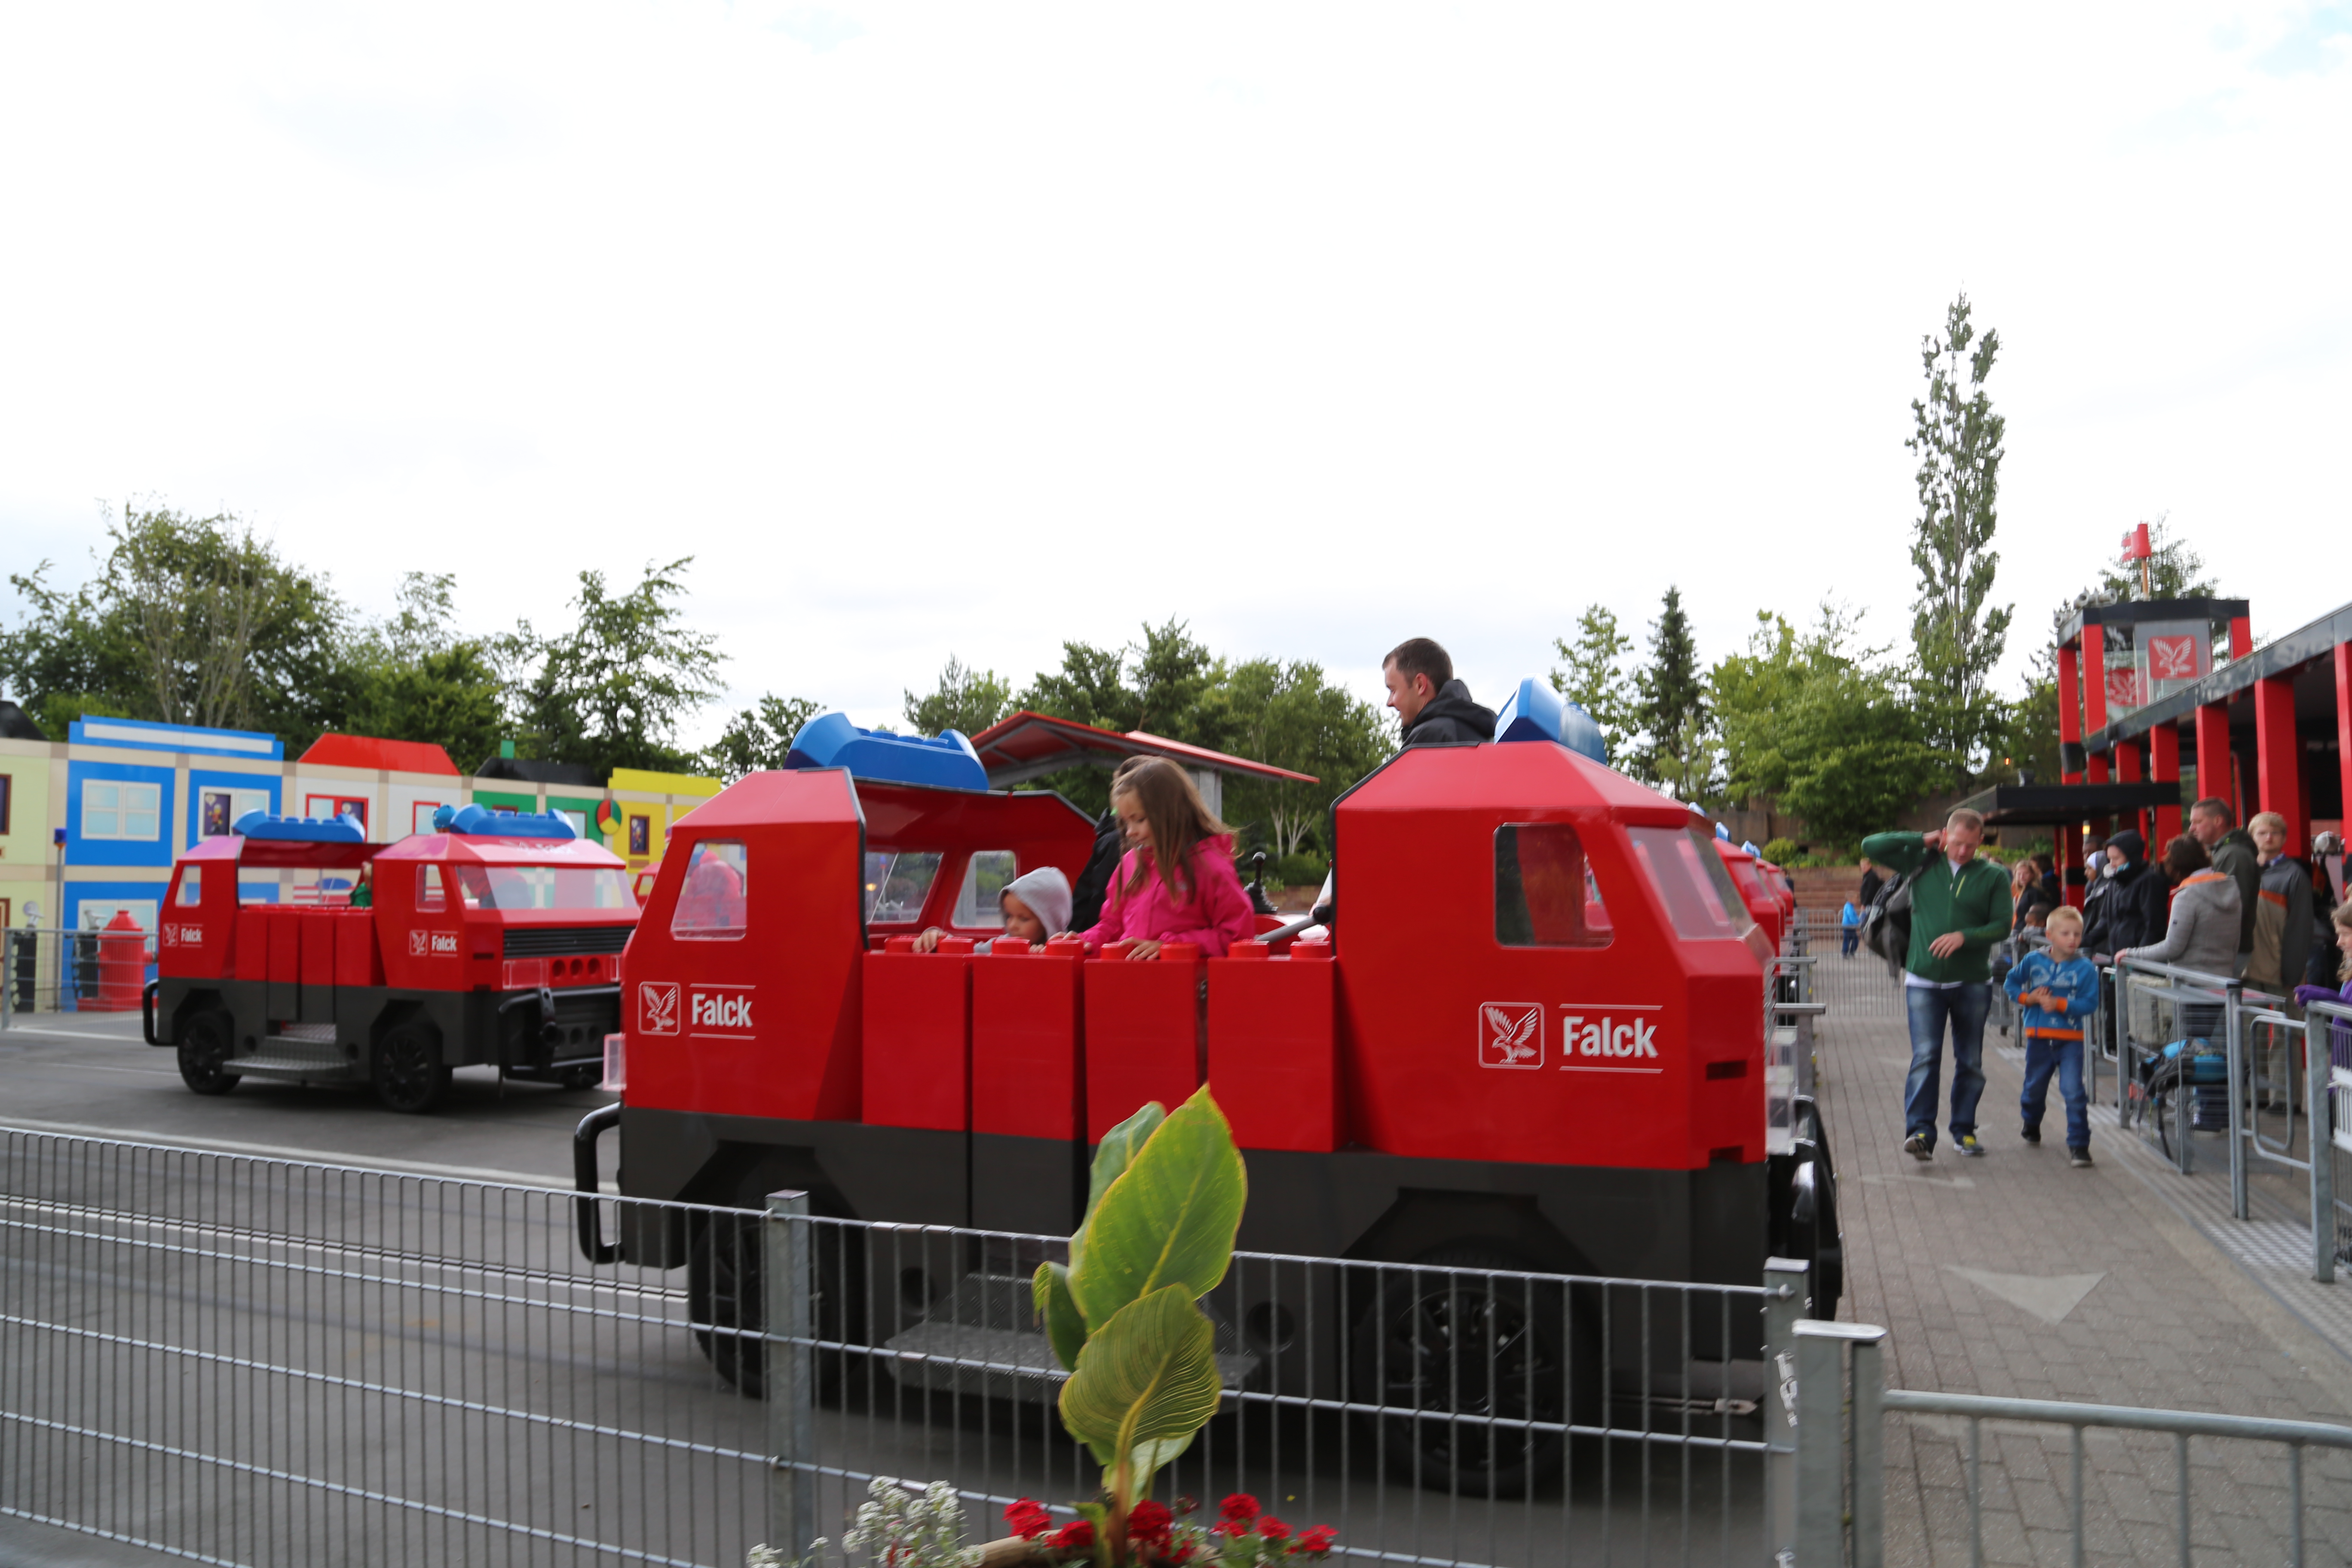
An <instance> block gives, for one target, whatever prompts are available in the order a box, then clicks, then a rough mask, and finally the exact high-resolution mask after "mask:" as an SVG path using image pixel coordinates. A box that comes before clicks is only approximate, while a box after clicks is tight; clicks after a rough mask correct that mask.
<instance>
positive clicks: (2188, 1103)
mask: <svg viewBox="0 0 2352 1568" xmlns="http://www.w3.org/2000/svg"><path fill="white" fill-rule="evenodd" d="M2102 978H2103V981H2104V982H2105V989H2106V994H2107V997H2108V998H2109V1001H2108V1002H2107V1004H2106V1005H2104V1006H2103V1009H2102V1012H2101V1014H2100V1015H2099V1016H2098V1019H2097V1021H2096V1024H2095V1027H2094V1029H2093V1030H2092V1032H2091V1035H2090V1037H2089V1042H2088V1043H2089V1047H2090V1048H2089V1049H2087V1050H2086V1051H2085V1052H2084V1067H2085V1069H2086V1076H2087V1079H2088V1081H2087V1083H2086V1089H2087V1090H2088V1092H2089V1093H2090V1095H2091V1098H2092V1099H2093V1100H2094V1101H2096V1100H2099V1098H2100V1091H2099V1086H2098V1072H2099V1069H2100V1068H2102V1067H2104V1068H2105V1070H2106V1072H2107V1073H2108V1074H2109V1075H2110V1079H2111V1083H2112V1090H2111V1094H2112V1102H2113V1104H2114V1106H2115V1109H2116V1121H2117V1123H2118V1125H2119V1126H2120V1127H2122V1128H2123V1130H2124V1131H2126V1132H2130V1133H2134V1134H2136V1135H2137V1136H2138V1137H2140V1138H2141V1139H2143V1140H2145V1141H2146V1142H2149V1143H2151V1144H2153V1145H2155V1146H2156V1147H2157V1148H2158V1149H2159V1150H2161V1152H2163V1154H2164V1156H2165V1158H2167V1159H2168V1160H2169V1161H2170V1162H2171V1163H2172V1164H2173V1166H2174V1167H2175V1168H2176V1169H2177V1170H2179V1172H2180V1173H2182V1174H2183V1175H2189V1174H2192V1173H2195V1172H2196V1170H2197V1169H2198V1165H2199V1163H2200V1161H2199V1154H2198V1148H2199V1144H2200V1140H2201V1141H2202V1142H2203V1143H2204V1144H2205V1146H2206V1147H2207V1148H2209V1149H2214V1148H2218V1151H2219V1152H2220V1154H2221V1160H2222V1162H2223V1163H2224V1164H2225V1165H2226V1167H2227V1170H2228V1173H2229V1182H2230V1213H2231V1215H2233V1216H2234V1217H2236V1218H2238V1219H2240V1220H2248V1219H2252V1218H2253V1217H2255V1208H2256V1206H2257V1196H2258V1194H2259V1195H2260V1197H2261V1198H2262V1199H2263V1205H2262V1206H2263V1207H2264V1208H2266V1209H2268V1210H2271V1211H2273V1212H2276V1213H2280V1214H2283V1215H2286V1216H2288V1217H2289V1218H2290V1219H2291V1220H2292V1222H2293V1223H2296V1224H2298V1225H2302V1226H2306V1227H2307V1228H2308V1230H2309V1233H2310V1237H2311V1253H2310V1256H2311V1268H2312V1277H2313V1278H2314V1279H2319V1280H2322V1281H2327V1280H2332V1279H2334V1278H2335V1274H2336V1264H2337V1263H2338V1262H2339V1261H2341V1260H2343V1259H2344V1258H2346V1256H2347V1250H2346V1249H2347V1240H2352V1207H2347V1205H2346V1203H2345V1201H2344V1200H2345V1198H2346V1197H2352V1184H2347V1181H2352V1169H2347V1167H2352V1137H2347V1132H2346V1131H2345V1129H2346V1127H2347V1116H2352V1026H2346V1025H2343V1024H2341V1023H2338V1022H2337V1020H2340V1019H2344V1018H2347V1017H2352V1010H2348V1009H2347V1008H2346V1007H2344V1006H2342V1005H2338V1004H2335V1003H2326V1002H2322V1003H2316V1004H2314V1005H2313V1006H2312V1007H2311V1008H2310V1009H2308V1011H2307V1012H2305V1013H2303V1014H2302V1016H2298V1011H2299V1010H2297V1009H2295V1008H2294V1007H2292V1006H2291V1005H2289V1004H2287V1003H2286V1002H2284V1000H2283V999H2281V998H2279V997H2275V996H2270V995H2267V994H2263V993H2262V992H2260V991H2257V990H2252V989H2249V988H2248V987H2247V986H2246V985H2245V984H2244V983H2242V981H2238V980H2235V979H2231V978H2227V977H2224V976H2221V975H2212V974H2202V973H2198V972H2196V971H2194V970H2187V969H2180V968H2177V967H2175V966H2173V965H2169V964H2162V963H2147V962H2144V961H2142V960H2139V959H2135V958H2126V959H2125V960H2124V962H2123V963H2121V964H2118V965H2113V966H2109V967H2106V968H2105V969H2104V970H2103V971H2102Z"/></svg>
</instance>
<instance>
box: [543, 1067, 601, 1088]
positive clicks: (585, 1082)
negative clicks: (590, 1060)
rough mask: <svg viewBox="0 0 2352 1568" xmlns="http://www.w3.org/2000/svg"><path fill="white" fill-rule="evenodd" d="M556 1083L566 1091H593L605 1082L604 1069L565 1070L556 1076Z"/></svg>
mask: <svg viewBox="0 0 2352 1568" xmlns="http://www.w3.org/2000/svg"><path fill="white" fill-rule="evenodd" d="M555 1081H556V1082H558V1083H560V1084H562V1086H563V1087H564V1088H566V1089H593V1088H595V1087H596V1086H597V1085H598V1084H600V1083H602V1082H604V1068H599V1067H584V1068H564V1069H563V1070H562V1072H560V1073H558V1074H556V1075H555Z"/></svg>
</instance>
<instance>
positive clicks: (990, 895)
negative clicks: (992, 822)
mask: <svg viewBox="0 0 2352 1568" xmlns="http://www.w3.org/2000/svg"><path fill="white" fill-rule="evenodd" d="M1019 875H1021V867H1020V865H1019V864H1018V863H1017V862H1016V861H1015V860H1014V859H1013V851H1012V850H1010V849H979V850H975V851H973V853H972V857H971V860H970V861H968V862H967V863H966V864H965V866H964V868H963V886H962V887H961V888H960V889H957V891H956V907H955V916H954V918H953V919H951V920H950V921H949V922H948V923H949V924H950V925H957V926H962V927H964V928H965V929H967V930H975V929H980V928H983V927H984V928H986V929H988V930H991V931H995V930H1001V929H1002V928H1003V924H1004V910H1003V908H1002V907H1001V906H1000V904H999V902H998V896H999V895H1000V894H1002V893H1003V891H1004V884H1005V883H1007V882H1010V881H1011V880H1013V878H1015V877H1018V876H1019Z"/></svg>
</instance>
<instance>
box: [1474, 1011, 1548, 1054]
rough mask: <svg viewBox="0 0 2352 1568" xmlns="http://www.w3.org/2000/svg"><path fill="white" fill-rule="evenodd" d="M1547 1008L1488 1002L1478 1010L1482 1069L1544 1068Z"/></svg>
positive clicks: (1479, 1050) (1479, 1051) (1479, 1048)
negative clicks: (1544, 1030)
mask: <svg viewBox="0 0 2352 1568" xmlns="http://www.w3.org/2000/svg"><path fill="white" fill-rule="evenodd" d="M1543 1054H1544V1039H1543V1004H1541V1003H1540V1002H1485V1003H1481V1004H1480V1005H1479V1007H1478V1065H1479V1066H1481V1067H1490V1068H1539V1067H1541V1066H1543Z"/></svg>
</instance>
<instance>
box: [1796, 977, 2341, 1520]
mask: <svg viewBox="0 0 2352 1568" xmlns="http://www.w3.org/2000/svg"><path fill="white" fill-rule="evenodd" d="M1820 967H1821V971H1822V981H1823V984H1822V990H1823V993H1824V994H1825V997H1826V999H1827V1000H1829V1001H1830V1002H1831V1004H1832V1009H1831V1013H1830V1015H1829V1016H1828V1018H1827V1019H1826V1020H1825V1021H1824V1026H1823V1029H1822V1038H1821V1046H1820V1050H1819V1059H1820V1064H1821V1100H1822V1110H1823V1114H1824V1116H1825V1117H1826V1118H1827V1120H1828V1122H1829V1126H1830V1134H1831V1138H1832V1146H1833V1147H1834V1149H1835V1151H1836V1153H1837V1157H1838V1169H1839V1177H1840V1181H1839V1191H1840V1195H1841V1198H1842V1199H1843V1206H1844V1215H1843V1218H1844V1226H1845V1237H1846V1251H1847V1258H1848V1279H1849V1285H1848V1290H1847V1296H1846V1300H1845V1304H1844V1305H1843V1307H1842V1308H1841V1310H1840V1312H1839V1315H1840V1316H1841V1317H1843V1318H1850V1319H1853V1320H1857V1321H1865V1322H1875V1323H1881V1324H1884V1325H1885V1326H1886V1328H1887V1329H1888V1330H1889V1331H1890V1339H1889V1344H1888V1351H1887V1356H1888V1382H1889V1384H1891V1385H1893V1386H1896V1387H1902V1388H1916V1389H1932V1390H1939V1391H1945V1392H1951V1393H1967V1394H1999V1395H2009V1396H2013V1397H2020V1398H2038V1399H2064V1400H2082V1401H2095V1402H2100V1403H2106V1404H2117V1405H2148V1406H2161V1407H2167V1408H2173V1409H2184V1410H2208V1411H2222V1412H2229V1413H2232V1414H2241V1415H2272V1416H2281V1417H2292V1418H2297V1419H2305V1420H2315V1421H2329V1422H2336V1423H2339V1424H2352V1310H2347V1303H2352V1284H2338V1285H2335V1286H2318V1285H2314V1284H2311V1283H2310V1282H2309V1280H2308V1277H2307V1276H2308V1270H2307V1268H2305V1269H2303V1270H2302V1271H2301V1274H2302V1278H2301V1280H2300V1285H2299V1287H2298V1279H2297V1276H2298V1270H2297V1268H2295V1263H2296V1261H2297V1259H2298V1258H2300V1257H2301V1254H2300V1253H2299V1252H2297V1251H2296V1250H2294V1248H2295V1247H2296V1246H2297V1245H2299V1244H2298V1243H2297V1241H2296V1238H2295V1237H2294V1235H2293V1234H2292V1233H2291V1232H2290V1233H2289V1234H2287V1235H2284V1236H2281V1235H2278V1234H2274V1233H2276V1232H2279V1231H2281V1230H2282V1229H2285V1228H2286V1227H2284V1226H2282V1225H2281V1223H2280V1222H2279V1221H2278V1220H2277V1219H2276V1218H2274V1217H2265V1218H2264V1219H2263V1221H2262V1222H2261V1223H2258V1224H2256V1225H2252V1226H2248V1225H2242V1224H2240V1222H2236V1221H2233V1220H2230V1219H2228V1218H2227V1205H2228V1176H2227V1173H2226V1170H2225V1169H2223V1168H2222V1167H2221V1165H2220V1163H2219V1162H2218V1160H2215V1161H2211V1162H2209V1164H2208V1167H2207V1169H2206V1170H2205V1171H2204V1172H2202V1173H2200V1174H2197V1175H2194V1176H2189V1177H2183V1176H2181V1175H2179V1173H2177V1172H2174V1171H2172V1170H2171V1169H2169V1168H2168V1167H2167V1166H2166V1165H2165V1164H2164V1163H2163V1162H2162V1161H2161V1160H2160V1159H2158V1157H2157V1156H2156V1155H2155V1154H2154V1152H2153V1151H2152V1150H2151V1151H2147V1152H2142V1151H2141V1150H2139V1149H2138V1148H2137V1147H2136V1146H2135V1147H2127V1146H2126V1143H2127V1140H2126V1136H2125V1135H2124V1134H2122V1133H2119V1132H2118V1131H2116V1127H2115V1124H2114V1118H2113V1114H2112V1112H2110V1113H2108V1114H2107V1115H2105V1116H2104V1117H2102V1118H2100V1119H2099V1123H2098V1124H2097V1125H2095V1127H2094V1130H2093V1143H2094V1150H2095V1157H2096V1159H2097V1161H2098V1164H2097V1165H2096V1167H2095V1168H2094V1169H2092V1170H2087V1171H2077V1170H2074V1169H2072V1168H2070V1167H2069V1166H2068V1164H2067V1163H2066V1155H2065V1151H2064V1148H2063V1138H2062V1137H2057V1136H2054V1134H2056V1133H2057V1131H2058V1130H2059V1128H2060V1126H2061V1125H2063V1118H2062V1115H2061V1113H2060V1111H2059V1110H2058V1108H2057V1107H2056V1106H2055V1105H2054V1104H2053V1107H2052V1111H2051V1115H2050V1117H2049V1119H2048V1121H2046V1122H2045V1130H2046V1131H2047V1132H2049V1133H2051V1134H2053V1136H2052V1137H2051V1138H2050V1141H2049V1142H2045V1143H2044V1144H2042V1146H2040V1147H2039V1148H2036V1147H2032V1146H2030V1145H2028V1144H2026V1143H2025V1142H2023V1141H2022V1140H2021V1138H2020V1137H2019V1135H2018V1114H2017V1100H2018V1094H2019V1089H2020V1087H2021V1078H2022V1070H2021V1064H2020V1062H2019V1060H2018V1059H2016V1058H2015V1054H2014V1053H2004V1052H2001V1051H2000V1050H1997V1049H1988V1050H1987V1052H1986V1061H1985V1071H1986V1078H1987V1080H1988V1081H1987V1088H1986V1091H1985V1096H1984V1101H1983V1105H1982V1108H1981V1110H1980V1111H1979V1137H1980V1138H1981V1139H1982V1141H1983V1142H1984V1143H1985V1144H1986V1146H1987V1150H1988V1152H1987V1153H1986V1155H1985V1156H1984V1157H1983V1158H1981V1159H1969V1158H1964V1157H1962V1156H1960V1155H1959V1154H1958V1152H1955V1151H1954V1150H1953V1148H1952V1147H1951V1142H1950V1138H1949V1134H1948V1131H1940V1130H1939V1134H1938V1146H1937V1152H1936V1157H1935V1159H1934V1160H1933V1161H1932V1162H1929V1163H1920V1162H1917V1161H1915V1160H1913V1159H1911V1158H1910V1157H1909V1156H1907V1155H1906V1154H1904V1153H1903V1152H1901V1148H1900V1143H1901V1141H1902V1135H1903V1117H1902V1089H1903V1079H1904V1074H1905V1071H1906V1068H1907V1066H1908V1064H1909V1059H1910V1047H1909V1043H1908V1040H1907V1037H1906V1029H1905V1025H1904V1017H1903V1012H1902V1005H1901V1000H1900V995H1899V993H1898V992H1897V991H1896V990H1895V987H1894V986H1892V985H1891V984H1888V982H1887V980H1886V978H1885V970H1884V968H1883V967H1882V966H1880V965H1878V964H1877V963H1875V961H1874V960H1871V959H1869V958H1867V957H1859V958H1855V959H1852V960H1840V959H1839V958H1837V957H1836V956H1835V955H1834V951H1833V950H1832V952H1831V954H1830V955H1828V956H1825V957H1824V958H1823V959H1822V963H1821V966H1820ZM1996 1038H1997V1037H1996ZM1944 1074H1945V1085H1946V1087H1947V1089H1948V1086H1949V1081H1950V1078H1949V1075H1950V1065H1949V1061H1948V1060H1947V1062H1946V1065H1945V1068H1944ZM2054 1088H2055V1086H2054V1085H2053V1091H2054ZM2053 1100H2054V1093H2053ZM2217 1188H2218V1195H2217V1194H2216V1191H2215V1189H2217ZM2217 1238H2220V1239H2217ZM2225 1242H2226V1243H2227V1245H2224V1243H2225ZM2283 1248H2284V1252H2283V1251H2282V1249H2283ZM1981 1440H1982V1445H1983V1447H1982V1454H1983V1459H1982V1466H1983V1469H1982V1476H1983V1489H1984V1497H1985V1512H1984V1527H1983V1530H1984V1552H1985V1560H1986V1561H1987V1562H1989V1563H2053V1564H2054V1563H2066V1562H2068V1561H2069V1560H2070V1558H2069V1552H2070V1536H2069V1533H2068V1528H2067V1525H2068V1519H2069V1500H2070V1491H2069V1488H2068V1476H2069V1437H2068V1436H2067V1434H2066V1432H2065V1431H2064V1430H2063V1429H2061V1428H2043V1427H2041V1426H2035V1425H2030V1424H2023V1423H2018V1424H2011V1423H1988V1424H1987V1426H1986V1428H1985V1430H1984V1432H1983V1434H1982V1439H1981ZM1968 1443H1969V1435H1968V1431H1967V1423H1965V1422H1964V1421H1959V1420H1957V1419H1940V1418H1936V1419H1931V1418H1916V1417H1915V1418H1909V1419H1905V1418H1899V1417H1898V1418H1895V1419H1892V1420H1890V1422H1889V1423H1888V1429H1887V1557H1886V1561H1887V1562H1888V1563H1935V1564H1956V1563H1957V1564H1965V1563H1968V1562H1969V1525H1968V1508H1967V1496H1968V1493H1967V1484H1968V1477H1967V1454H1968ZM2176 1462H2177V1460H2176V1455H2175V1450H2174V1445H2173V1440H2172V1439H2171V1438H2170V1437H2169V1436H2161V1435H2147V1436H2140V1435H2123V1434H2116V1433H2096V1432H2095V1433H2093V1434H2091V1435H2090V1436H2089V1437H2088V1439H2087V1442H2086V1447H2085V1452H2084V1514H2085V1519H2086V1521H2087V1523H2088V1527H2089V1528H2088V1531H2087V1538H2088V1552H2087V1556H2086V1561H2088V1562H2092V1563H2175V1562H2178V1561H2179V1554H2178V1550H2177V1547H2176V1544H2175V1520H2176V1514H2175V1509H2176V1506H2177V1498H2178V1495H2179V1494H2178V1489H2177V1487H2176V1484H2175V1474H2176V1471H2175V1466H2176ZM2189 1462H2190V1473H2191V1484H2190V1497H2191V1500H2192V1509H2191V1538H2192V1544H2193V1547H2194V1553H2195V1556H2194V1560H2195V1561H2196V1562H2197V1563H2245V1564H2254V1563H2262V1564H2276V1563H2285V1562H2287V1561H2288V1560H2289V1556H2288V1551H2289V1537H2288V1515H2289V1511H2290V1510H2289V1509H2288V1506H2287V1504H2288V1496H2289V1491H2288V1489H2289V1484H2290V1478H2289V1473H2288V1468H2287V1460H2286V1458H2285V1455H2284V1450H2282V1449H2279V1448H2276V1447H2270V1446H2267V1445H2254V1444H2246V1443H2221V1442H2215V1441H2210V1440H2206V1439H2199V1440H2196V1441H2194V1442H2192V1444H2191V1445H2190V1458H2189ZM2303 1487H2304V1494H2305V1500H2306V1502H2307V1504H2308V1510H2307V1512H2306V1514H2305V1530H2306V1531H2307V1535H2306V1555H2305V1561H2306V1562H2308V1563H2352V1454H2346V1453H2342V1452H2335V1453H2323V1452H2321V1451H2318V1450H2311V1451H2308V1452H2307V1453H2306V1457H2305V1461H2304V1477H2303Z"/></svg>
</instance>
